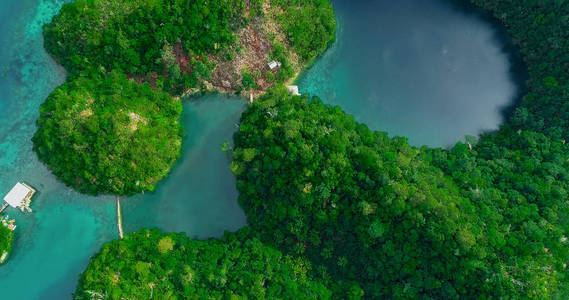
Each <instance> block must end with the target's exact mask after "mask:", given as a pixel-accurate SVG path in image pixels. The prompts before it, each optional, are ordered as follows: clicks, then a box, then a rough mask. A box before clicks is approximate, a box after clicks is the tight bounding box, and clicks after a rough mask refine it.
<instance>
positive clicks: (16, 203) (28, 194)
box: [4, 182, 36, 212]
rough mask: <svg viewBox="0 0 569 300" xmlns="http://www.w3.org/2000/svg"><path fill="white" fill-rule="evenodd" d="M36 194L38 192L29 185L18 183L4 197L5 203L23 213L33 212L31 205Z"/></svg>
mask: <svg viewBox="0 0 569 300" xmlns="http://www.w3.org/2000/svg"><path fill="white" fill-rule="evenodd" d="M35 193H36V190H34V189H33V188H32V187H30V186H29V185H27V184H25V183H22V182H18V183H16V185H15V186H14V187H13V188H12V190H10V192H8V194H7V195H6V196H5V197H4V201H6V203H7V204H8V205H10V206H11V207H14V208H19V209H20V210H21V211H24V210H26V211H28V212H31V211H32V210H31V209H30V203H31V201H32V197H33V196H34V194H35Z"/></svg>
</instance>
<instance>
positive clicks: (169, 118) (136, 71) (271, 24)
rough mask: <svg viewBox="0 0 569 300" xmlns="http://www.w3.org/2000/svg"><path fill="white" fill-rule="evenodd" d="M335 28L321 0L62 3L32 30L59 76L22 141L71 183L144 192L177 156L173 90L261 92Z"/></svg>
mask: <svg viewBox="0 0 569 300" xmlns="http://www.w3.org/2000/svg"><path fill="white" fill-rule="evenodd" d="M335 30H336V24H335V19H334V14H333V9H332V6H331V4H330V2H329V1H328V0H294V1H288V0H286V1H285V0H272V1H264V0H246V1H245V0H218V1H204V0H200V1H173V0H157V1H150V0H146V1H134V0H129V1H121V2H117V1H112V0H102V1H87V0H77V1H75V2H73V3H70V4H66V5H64V6H63V7H62V9H61V12H60V13H59V14H58V15H57V16H55V17H54V18H53V20H52V22H51V23H49V24H47V25H45V26H44V38H45V48H46V50H47V52H48V53H50V54H51V55H52V56H53V57H54V58H55V60H56V61H57V62H58V63H59V64H61V65H63V67H64V68H65V69H66V70H67V72H68V81H67V82H66V83H65V84H64V85H62V86H60V87H59V88H57V89H56V90H55V91H54V92H53V93H52V94H51V95H50V96H49V97H48V99H47V100H46V102H45V103H44V104H43V105H42V107H41V109H40V111H41V114H40V118H39V119H38V121H37V125H38V130H37V132H36V134H35V135H34V138H33V142H34V150H35V151H36V153H37V154H38V157H39V158H40V160H41V161H42V162H44V163H46V164H47V166H48V168H49V169H50V170H51V171H52V172H53V173H54V174H55V175H56V176H57V177H58V178H59V179H60V180H62V181H63V182H64V183H65V184H67V185H68V186H71V187H73V188H74V189H76V190H78V191H79V192H82V193H87V194H92V195H97V194H115V195H121V196H122V195H125V196H128V195H133V194H136V193H140V192H143V191H152V190H154V188H155V186H156V184H157V183H158V182H159V181H160V180H161V179H163V178H165V177H166V176H167V174H168V172H169V171H170V168H171V167H172V165H173V163H174V162H175V161H176V159H177V158H178V157H179V155H180V148H181V147H180V145H181V137H182V130H181V128H180V124H179V119H180V114H181V103H180V101H179V99H180V96H188V95H191V94H195V93H200V92H201V93H205V92H212V91H219V92H223V93H237V94H243V95H258V94H260V93H263V92H264V91H265V90H267V89H269V88H270V87H272V86H274V85H275V84H279V83H282V82H286V81H287V80H289V79H290V78H291V77H293V76H294V74H296V73H297V72H299V71H300V70H301V69H302V68H303V67H304V66H307V65H308V64H310V63H312V62H313V61H314V59H315V58H316V57H317V56H318V55H320V54H321V53H322V52H323V51H324V50H325V49H326V48H327V47H328V46H329V45H330V43H331V42H332V41H333V40H334V37H335ZM271 61H277V62H279V64H280V67H279V68H275V69H273V70H271V69H270V68H269V67H268V63H269V62H271ZM84 86H89V87H91V89H85V88H84ZM123 89H126V90H128V92H129V94H125V93H124V92H123ZM167 94H169V95H170V97H173V100H171V101H170V102H174V104H172V103H168V100H167V99H166V98H167V97H168V96H167ZM130 97H135V98H136V103H137V104H136V105H135V106H133V105H132V101H130V99H129V98H130ZM158 99H160V101H157V100H158ZM85 101H87V102H85ZM172 105H174V106H175V108H174V107H171V106H172ZM165 108H167V110H166V111H165V110H164V109H165ZM125 128H130V130H124V129H125ZM188 130H191V129H188Z"/></svg>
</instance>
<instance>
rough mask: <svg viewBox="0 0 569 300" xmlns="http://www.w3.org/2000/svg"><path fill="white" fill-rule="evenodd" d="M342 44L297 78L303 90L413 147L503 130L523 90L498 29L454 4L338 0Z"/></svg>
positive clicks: (439, 0) (335, 0)
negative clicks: (510, 108) (405, 139)
mask: <svg viewBox="0 0 569 300" xmlns="http://www.w3.org/2000/svg"><path fill="white" fill-rule="evenodd" d="M332 2H333V4H334V7H335V9H336V15H337V20H338V25H339V31H338V36H337V42H336V43H335V44H334V45H333V46H332V47H331V49H329V51H328V52H327V53H326V54H325V55H324V57H323V58H321V59H320V60H318V61H317V62H316V63H315V65H314V66H313V67H312V68H311V69H310V70H309V71H308V72H305V73H304V74H303V75H302V76H301V77H300V78H299V80H298V84H299V86H300V90H301V92H302V93H310V94H313V95H317V96H320V97H321V98H322V100H323V101H324V102H326V103H329V104H333V105H340V106H341V107H342V108H343V109H344V110H345V111H346V112H348V113H351V114H353V115H354V116H355V118H356V120H358V121H360V122H364V123H366V124H367V125H368V126H369V127H370V128H371V129H374V130H380V131H387V132H388V133H389V134H390V135H391V136H394V135H398V136H405V137H408V139H409V142H410V143H411V144H413V145H417V146H420V145H429V146H439V147H446V146H449V145H453V144H455V143H456V142H457V141H459V140H461V139H462V138H463V137H464V136H465V135H478V134H480V133H481V132H483V131H487V130H494V129H496V128H497V127H498V126H499V124H501V123H502V121H503V115H504V114H503V110H504V108H507V107H508V106H510V105H511V104H512V103H513V102H514V100H515V98H516V97H517V95H518V93H517V92H518V88H517V85H516V82H515V81H516V80H515V78H514V76H515V74H512V73H511V72H510V70H511V68H512V65H511V64H510V54H509V53H508V52H506V51H505V50H504V49H505V48H506V47H507V46H508V44H507V43H505V42H504V39H503V36H502V34H501V32H500V31H499V30H497V29H496V28H495V27H494V25H492V24H490V23H489V22H488V21H487V20H485V19H483V18H482V17H480V16H479V15H475V14H466V13H464V10H462V9H460V8H457V7H454V6H451V5H450V4H449V1H445V0H397V1H392V0H333V1H332Z"/></svg>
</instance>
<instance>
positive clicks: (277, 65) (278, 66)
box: [269, 60, 281, 71]
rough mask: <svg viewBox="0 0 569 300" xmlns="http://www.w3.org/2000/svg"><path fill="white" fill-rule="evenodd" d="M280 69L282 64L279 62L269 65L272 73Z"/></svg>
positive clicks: (272, 62)
mask: <svg viewBox="0 0 569 300" xmlns="http://www.w3.org/2000/svg"><path fill="white" fill-rule="evenodd" d="M280 67H281V63H280V62H278V61H275V60H273V61H271V62H270V63H269V69H271V71H272V70H274V69H276V68H280Z"/></svg>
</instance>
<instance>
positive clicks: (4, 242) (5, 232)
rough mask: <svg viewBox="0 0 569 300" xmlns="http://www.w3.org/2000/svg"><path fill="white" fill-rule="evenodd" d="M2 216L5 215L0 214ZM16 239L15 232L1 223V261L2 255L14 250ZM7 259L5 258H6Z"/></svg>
mask: <svg viewBox="0 0 569 300" xmlns="http://www.w3.org/2000/svg"><path fill="white" fill-rule="evenodd" d="M0 217H2V218H3V217H4V216H3V215H0ZM13 239H14V232H13V231H12V230H10V229H9V228H8V227H7V226H4V225H3V224H0V263H1V262H2V259H1V257H2V255H4V253H6V255H8V254H9V253H10V250H12V241H13ZM4 259H5V258H4Z"/></svg>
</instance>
